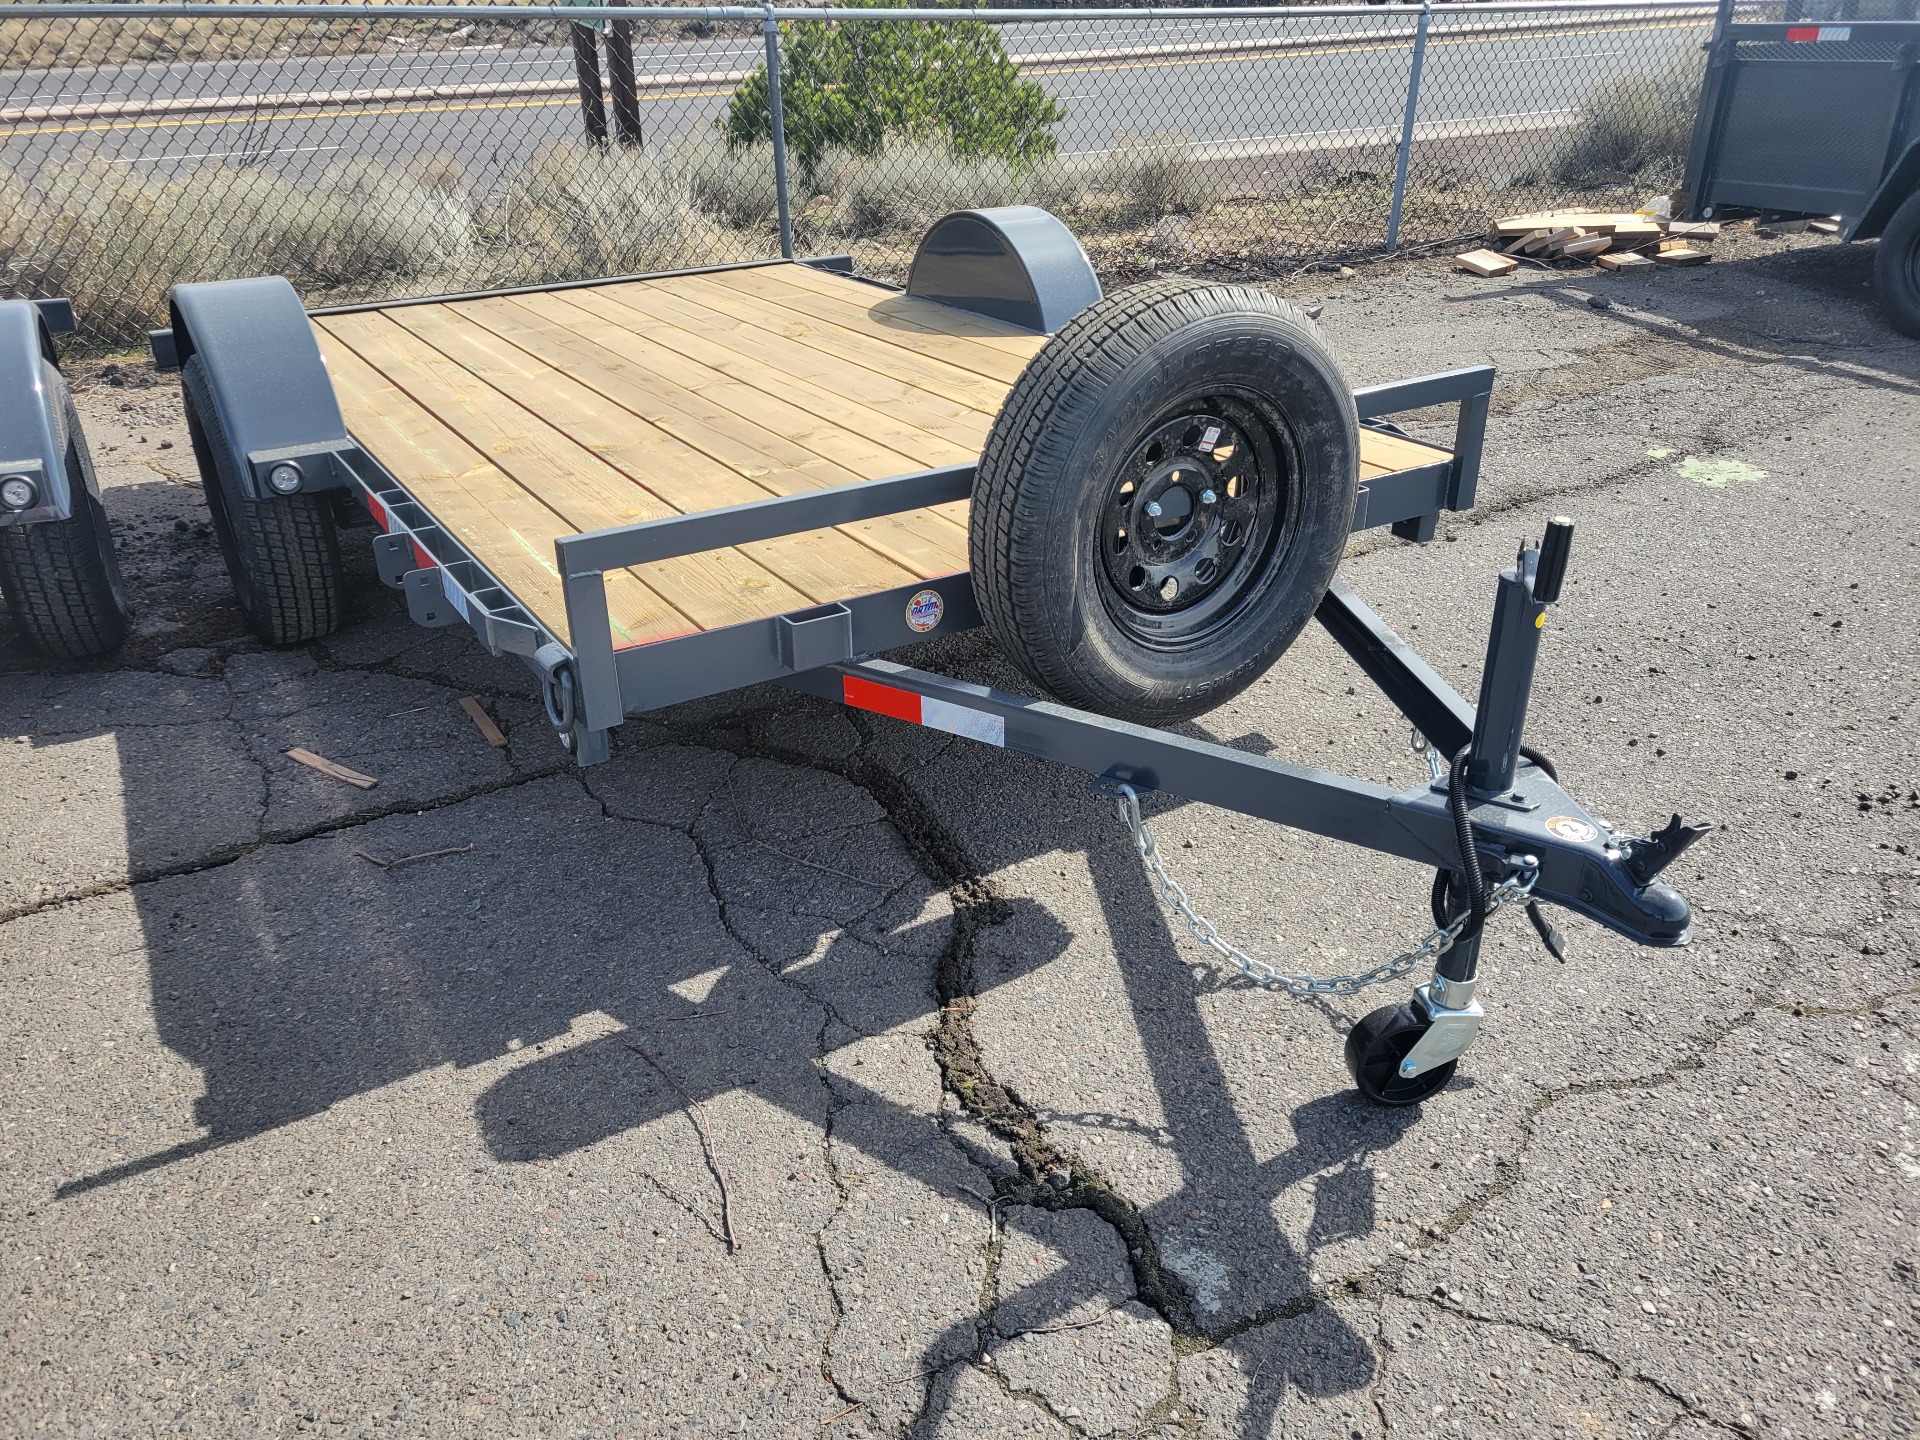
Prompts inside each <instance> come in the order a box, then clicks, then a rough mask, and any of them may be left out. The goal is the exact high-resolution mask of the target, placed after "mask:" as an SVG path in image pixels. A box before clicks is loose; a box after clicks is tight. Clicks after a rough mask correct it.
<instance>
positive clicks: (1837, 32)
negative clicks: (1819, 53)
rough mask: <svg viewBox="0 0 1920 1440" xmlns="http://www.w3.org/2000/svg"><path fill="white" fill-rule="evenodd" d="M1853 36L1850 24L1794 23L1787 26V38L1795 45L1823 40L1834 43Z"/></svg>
mask: <svg viewBox="0 0 1920 1440" xmlns="http://www.w3.org/2000/svg"><path fill="white" fill-rule="evenodd" d="M1852 38H1853V27H1852V26H1850V25H1792V26H1789V27H1788V28H1787V39H1788V40H1789V41H1791V42H1792V43H1794V44H1795V45H1811V44H1815V43H1817V42H1819V41H1822V40H1825V41H1827V42H1828V43H1829V44H1832V43H1834V42H1836V41H1840V40H1850V39H1852Z"/></svg>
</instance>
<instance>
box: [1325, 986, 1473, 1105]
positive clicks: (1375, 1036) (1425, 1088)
mask: <svg viewBox="0 0 1920 1440" xmlns="http://www.w3.org/2000/svg"><path fill="white" fill-rule="evenodd" d="M1430 1023H1431V1022H1429V1021H1427V1020H1424V1019H1422V1018H1421V1016H1420V1015H1419V1014H1418V1013H1417V1012H1416V1011H1415V1010H1414V1008H1413V1006H1412V1004H1410V1003H1405V1004H1400V1005H1383V1006H1381V1007H1380V1008H1379V1009H1378V1010H1375V1011H1374V1012H1373V1013H1372V1014H1370V1015H1368V1016H1367V1017H1366V1018H1365V1019H1363V1020H1361V1021H1360V1023H1359V1024H1358V1025H1355V1026H1354V1027H1353V1029H1351V1030H1349V1031H1348V1032H1347V1070H1348V1072H1349V1073H1350V1074H1351V1075H1352V1076H1353V1083H1354V1084H1355V1085H1357V1086H1359V1087H1360V1093H1361V1094H1362V1095H1364V1096H1366V1097H1367V1099H1369V1100H1371V1101H1373V1103H1374V1104H1376V1105H1418V1104H1419V1103H1420V1102H1421V1101H1422V1100H1424V1099H1426V1098H1427V1097H1428V1096H1429V1095H1432V1094H1433V1093H1434V1092H1436V1091H1438V1090H1440V1089H1442V1088H1443V1087H1444V1086H1445V1085H1446V1083H1447V1082H1448V1081H1449V1080H1451V1079H1452V1078H1453V1070H1454V1066H1455V1064H1456V1063H1457V1062H1455V1061H1452V1060H1449V1061H1447V1063H1446V1064H1444V1065H1436V1066H1434V1067H1433V1069H1431V1070H1427V1071H1423V1072H1422V1073H1421V1074H1418V1075H1415V1076H1412V1077H1411V1078H1402V1076H1401V1074H1400V1062H1401V1061H1402V1060H1404V1059H1405V1058H1406V1056H1407V1052H1408V1051H1409V1050H1411V1049H1413V1047H1414V1045H1415V1044H1417V1043H1418V1042H1419V1039H1420V1037H1421V1036H1422V1035H1424V1034H1426V1033H1427V1027H1428V1025H1429V1024H1430Z"/></svg>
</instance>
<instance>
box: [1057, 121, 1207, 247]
mask: <svg viewBox="0 0 1920 1440" xmlns="http://www.w3.org/2000/svg"><path fill="white" fill-rule="evenodd" d="M1080 179H1081V183H1082V185H1083V187H1084V190H1085V199H1084V200H1082V201H1081V202H1080V203H1078V204H1076V205H1075V206H1073V207H1072V208H1074V209H1076V210H1081V211H1083V212H1084V213H1085V214H1086V215H1087V216H1088V218H1090V219H1092V220H1094V221H1096V222H1098V223H1102V224H1106V225H1109V226H1116V227H1130V226H1135V225H1144V224H1147V223H1149V222H1151V221H1154V220H1158V219H1160V218H1161V217H1162V216H1163V215H1193V214H1197V213H1198V212H1200V211H1201V210H1203V209H1205V208H1206V182H1205V178H1204V176H1203V175H1202V173H1201V167H1200V163H1199V161H1198V160H1197V159H1196V158H1195V156H1194V153H1193V142H1192V140H1190V139H1188V138H1187V137H1186V136H1183V135H1173V134H1168V133H1165V132H1161V133H1159V134H1153V135H1116V136H1114V137H1113V141H1112V143H1111V144H1110V145H1109V146H1108V148H1107V149H1106V150H1104V151H1102V152H1101V153H1100V154H1099V155H1097V156H1094V157H1093V158H1092V159H1091V160H1088V161H1086V162H1084V165H1083V168H1082V170H1081V175H1080Z"/></svg>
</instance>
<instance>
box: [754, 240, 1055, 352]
mask: <svg viewBox="0 0 1920 1440" xmlns="http://www.w3.org/2000/svg"><path fill="white" fill-rule="evenodd" d="M760 275H761V276H762V277H764V278H765V279H768V280H777V281H779V282H780V283H781V284H783V285H788V286H791V287H793V288H794V289H797V290H804V291H807V292H808V293H810V294H814V295H821V296H825V297H827V298H829V299H831V300H834V301H836V302H837V303H839V304H840V305H842V306H845V307H848V308H851V309H853V310H856V311H858V312H859V313H860V314H862V315H864V316H866V317H867V318H868V320H870V321H871V322H872V323H873V324H875V325H877V326H878V327H879V331H878V333H882V334H888V333H897V334H898V338H897V339H896V341H895V343H896V344H899V345H904V346H906V347H907V348H909V349H911V348H913V345H914V343H915V341H914V337H915V336H916V335H962V336H966V337H967V338H969V339H972V340H977V341H979V342H980V343H981V344H983V345H986V346H988V347H990V348H991V349H994V350H998V351H1000V352H1002V353H1003V354H1007V355H1014V356H1018V357H1019V359H1020V361H1021V363H1022V364H1025V363H1026V362H1027V361H1028V360H1031V359H1032V358H1033V357H1034V355H1035V353H1036V352H1037V351H1038V350H1039V349H1040V347H1041V345H1043V344H1045V343H1046V337H1045V336H1044V335H1035V334H1034V333H1033V332H1032V331H1031V330H1022V329H1021V328H1020V327H1019V326H1018V325H1010V324H1007V323H1006V322H1005V321H1002V320H995V319H992V318H991V317H989V316H986V315H980V314H976V313H975V312H973V311H971V310H962V309H960V308H959V307H958V306H954V305H942V304H940V303H939V302H938V301H934V300H922V299H920V298H918V297H916V296H913V295H908V294H906V293H904V292H902V291H898V290H891V291H890V290H883V289H881V288H880V287H878V286H876V285H873V284H870V283H868V282H866V281H863V280H856V279H854V278H852V277H851V276H846V275H838V274H835V273H834V272H832V271H830V270H819V269H816V268H815V267H813V266H811V265H768V266H766V267H764V268H763V269H762V270H761V271H760Z"/></svg>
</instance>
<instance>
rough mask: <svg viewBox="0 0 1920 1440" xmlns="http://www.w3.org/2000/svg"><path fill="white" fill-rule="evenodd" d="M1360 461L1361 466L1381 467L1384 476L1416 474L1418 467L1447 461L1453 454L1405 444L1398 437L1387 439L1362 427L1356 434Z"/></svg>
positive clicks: (1435, 447) (1417, 442) (1409, 442)
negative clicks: (1405, 471)
mask: <svg viewBox="0 0 1920 1440" xmlns="http://www.w3.org/2000/svg"><path fill="white" fill-rule="evenodd" d="M1360 458H1361V460H1362V462H1363V463H1364V462H1371V463H1373V464H1375V465H1379V466H1381V467H1383V473H1385V472H1388V471H1394V470H1417V469H1418V468H1419V467H1420V466H1422V465H1432V464H1434V463H1435V462H1437V461H1439V462H1444V461H1447V460H1451V459H1452V458H1453V452H1452V451H1451V450H1446V449H1443V448H1441V447H1440V446H1438V445H1428V444H1426V443H1425V442H1424V441H1420V440H1407V439H1404V438H1402V437H1401V436H1399V435H1388V434H1385V433H1384V432H1382V431H1379V430H1368V429H1366V428H1364V427H1363V428H1362V429H1361V431H1360Z"/></svg>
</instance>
